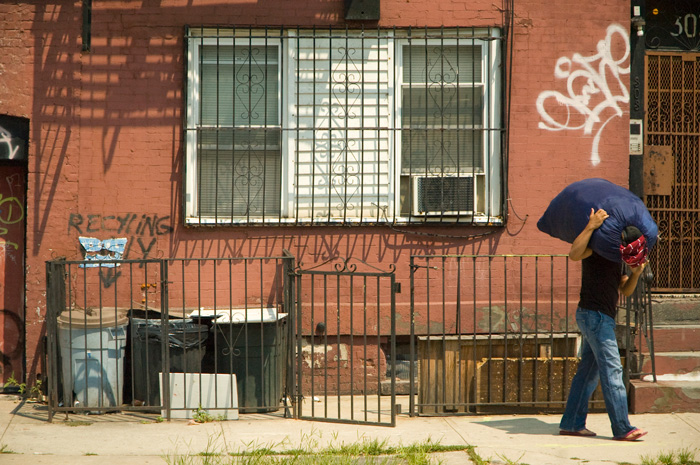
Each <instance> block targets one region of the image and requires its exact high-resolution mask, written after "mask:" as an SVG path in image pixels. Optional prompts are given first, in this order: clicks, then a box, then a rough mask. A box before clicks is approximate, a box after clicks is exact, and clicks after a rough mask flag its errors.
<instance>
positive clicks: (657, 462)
mask: <svg viewBox="0 0 700 465" xmlns="http://www.w3.org/2000/svg"><path fill="white" fill-rule="evenodd" d="M696 453H697V449H690V448H687V447H686V448H684V449H680V450H678V451H669V452H660V453H659V454H658V455H657V456H655V457H654V456H651V455H643V456H642V457H641V459H642V465H700V462H698V461H696V460H695V454H696Z"/></svg>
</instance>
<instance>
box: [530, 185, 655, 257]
mask: <svg viewBox="0 0 700 465" xmlns="http://www.w3.org/2000/svg"><path fill="white" fill-rule="evenodd" d="M591 208H593V209H594V210H598V209H599V208H602V209H603V210H605V211H606V212H607V213H608V215H609V217H608V218H607V219H606V220H605V221H604V222H603V224H602V225H601V226H600V228H598V229H596V230H595V231H594V232H593V235H592V236H591V240H590V242H589V243H588V246H589V247H590V248H591V249H593V251H595V252H596V253H597V254H598V255H601V256H602V257H604V258H607V259H608V260H610V261H613V262H621V261H622V257H621V255H620V243H621V239H620V235H621V234H622V230H623V229H624V228H625V227H626V226H630V225H631V226H636V227H637V228H639V230H640V231H641V232H642V234H644V237H645V238H646V240H647V247H648V248H649V250H651V248H652V247H653V246H654V244H656V240H657V236H658V234H659V228H658V226H657V225H656V222H655V221H654V219H653V218H652V217H651V214H650V213H649V210H647V208H646V206H645V205H644V202H642V200H641V199H640V198H639V197H637V196H636V195H635V194H634V193H633V192H632V191H630V190H629V189H625V188H624V187H621V186H618V185H617V184H613V183H612V182H610V181H607V180H605V179H601V178H590V179H584V180H582V181H577V182H575V183H573V184H570V185H568V186H567V187H566V188H564V190H563V191H561V192H560V193H559V194H557V196H556V197H554V199H552V201H551V202H550V203H549V206H548V207H547V210H545V212H544V214H543V215H542V218H540V219H539V221H538V222H537V228H538V229H539V230H540V231H542V232H544V233H546V234H549V235H550V236H552V237H556V238H557V239H561V240H563V241H566V242H568V243H569V244H571V243H572V242H574V240H575V239H576V237H578V235H579V234H580V233H581V231H583V229H584V228H585V227H586V225H587V224H588V219H589V217H590V215H591Z"/></svg>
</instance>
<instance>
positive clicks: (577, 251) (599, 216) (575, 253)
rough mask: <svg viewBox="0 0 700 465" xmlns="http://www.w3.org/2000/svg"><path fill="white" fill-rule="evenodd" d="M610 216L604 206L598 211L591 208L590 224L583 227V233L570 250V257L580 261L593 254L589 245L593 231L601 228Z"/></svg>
mask: <svg viewBox="0 0 700 465" xmlns="http://www.w3.org/2000/svg"><path fill="white" fill-rule="evenodd" d="M608 216H609V215H608V214H607V212H606V211H605V210H603V209H602V208H599V209H598V211H595V210H594V209H593V208H591V215H590V217H589V218H588V224H587V225H586V227H585V228H583V231H581V234H579V235H578V236H577V237H576V239H574V242H573V243H572V244H571V250H569V258H570V259H572V260H574V261H578V260H583V259H584V258H588V257H590V256H591V254H592V253H593V250H591V249H590V248H589V247H588V242H589V241H590V240H591V235H593V231H595V230H596V229H598V228H600V225H602V224H603V221H605V219H606V218H607V217H608Z"/></svg>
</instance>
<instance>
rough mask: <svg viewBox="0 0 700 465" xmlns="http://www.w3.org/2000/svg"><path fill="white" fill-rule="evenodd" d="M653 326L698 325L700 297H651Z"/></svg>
mask: <svg viewBox="0 0 700 465" xmlns="http://www.w3.org/2000/svg"><path fill="white" fill-rule="evenodd" d="M651 308H652V311H653V312H654V324H700V295H697V294H685V295H663V294H657V295H654V296H652V299H651Z"/></svg>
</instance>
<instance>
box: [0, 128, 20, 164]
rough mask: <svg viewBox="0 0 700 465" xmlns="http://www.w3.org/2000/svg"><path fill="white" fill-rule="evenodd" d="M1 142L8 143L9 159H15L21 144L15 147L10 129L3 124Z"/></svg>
mask: <svg viewBox="0 0 700 465" xmlns="http://www.w3.org/2000/svg"><path fill="white" fill-rule="evenodd" d="M0 144H6V145H7V152H8V153H9V157H8V158H9V159H10V160H11V159H13V158H14V157H15V155H16V154H17V151H18V150H19V146H17V147H13V146H12V134H10V131H8V130H6V129H5V128H3V127H2V126H0Z"/></svg>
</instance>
